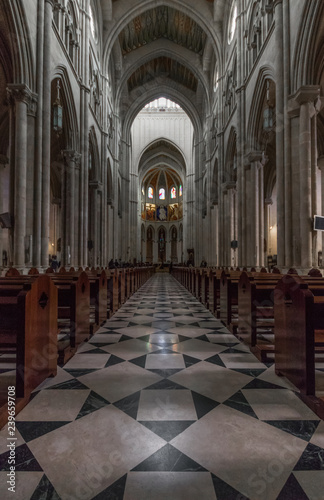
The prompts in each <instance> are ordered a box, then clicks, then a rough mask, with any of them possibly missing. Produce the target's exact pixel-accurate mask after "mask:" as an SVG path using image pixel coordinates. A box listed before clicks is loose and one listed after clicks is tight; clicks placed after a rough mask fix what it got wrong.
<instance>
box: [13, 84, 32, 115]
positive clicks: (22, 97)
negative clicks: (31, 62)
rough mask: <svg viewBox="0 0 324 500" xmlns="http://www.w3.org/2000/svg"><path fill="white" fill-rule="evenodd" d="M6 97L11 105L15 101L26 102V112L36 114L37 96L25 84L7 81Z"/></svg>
mask: <svg viewBox="0 0 324 500" xmlns="http://www.w3.org/2000/svg"><path fill="white" fill-rule="evenodd" d="M7 97H8V101H9V103H10V104H11V105H12V106H14V105H15V103H16V102H17V101H18V102H24V103H25V104H27V114H29V115H32V116H36V111H37V99H38V96H37V94H35V93H34V92H32V91H31V90H30V88H29V87H28V86H27V85H26V84H24V83H20V84H16V83H9V84H8V86H7Z"/></svg>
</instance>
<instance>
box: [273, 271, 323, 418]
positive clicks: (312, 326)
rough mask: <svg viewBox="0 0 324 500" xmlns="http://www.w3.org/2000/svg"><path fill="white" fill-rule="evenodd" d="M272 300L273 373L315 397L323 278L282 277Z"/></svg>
mask: <svg viewBox="0 0 324 500" xmlns="http://www.w3.org/2000/svg"><path fill="white" fill-rule="evenodd" d="M274 301H275V307H274V314H275V370H276V373H277V374H278V375H284V376H285V377H287V378H288V379H289V380H290V381H291V382H292V383H293V384H294V385H295V386H296V387H297V388H298V389H299V390H300V391H301V393H302V394H303V395H306V396H315V354H319V353H321V354H322V353H324V280H321V281H318V282H317V284H316V283H314V282H313V283H310V284H308V283H305V281H304V280H303V279H301V278H300V277H298V276H293V275H286V276H283V278H282V279H281V280H280V281H279V282H278V284H277V286H276V288H275V292H274ZM322 418H323V417H322Z"/></svg>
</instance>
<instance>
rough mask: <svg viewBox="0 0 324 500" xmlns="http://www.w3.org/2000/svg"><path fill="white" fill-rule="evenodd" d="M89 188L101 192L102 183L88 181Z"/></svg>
mask: <svg viewBox="0 0 324 500" xmlns="http://www.w3.org/2000/svg"><path fill="white" fill-rule="evenodd" d="M89 187H90V188H91V189H97V190H98V191H102V188H103V185H102V182H99V181H90V182H89Z"/></svg>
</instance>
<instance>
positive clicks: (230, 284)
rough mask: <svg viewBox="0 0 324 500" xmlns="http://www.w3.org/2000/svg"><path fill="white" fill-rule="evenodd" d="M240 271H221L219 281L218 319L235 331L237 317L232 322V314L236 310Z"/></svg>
mask: <svg viewBox="0 0 324 500" xmlns="http://www.w3.org/2000/svg"><path fill="white" fill-rule="evenodd" d="M240 275H241V272H240V271H231V272H230V273H229V274H228V273H227V272H226V271H223V272H222V274H221V277H220V281H219V308H220V309H219V317H220V320H221V321H222V322H223V323H224V324H225V325H226V326H227V327H228V328H229V329H230V331H232V333H236V329H237V318H236V321H235V322H234V321H233V320H234V314H235V315H236V316H237V310H238V283H239V279H240Z"/></svg>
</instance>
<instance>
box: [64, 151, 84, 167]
mask: <svg viewBox="0 0 324 500" xmlns="http://www.w3.org/2000/svg"><path fill="white" fill-rule="evenodd" d="M61 157H62V160H64V162H65V164H66V165H68V166H72V165H71V163H74V164H75V165H74V166H79V165H80V160H81V154H80V153H77V152H76V151H75V150H74V149H64V150H62V151H61Z"/></svg>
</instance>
